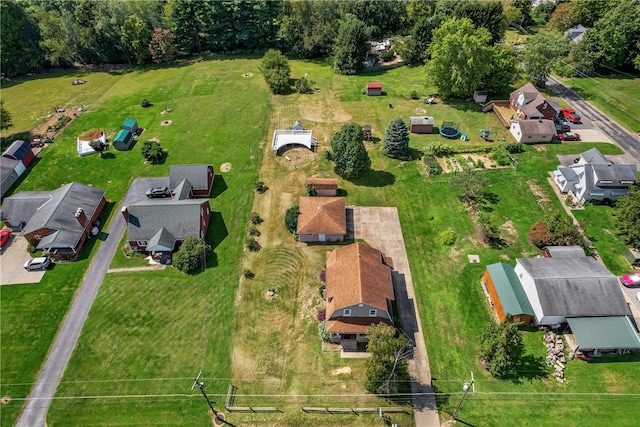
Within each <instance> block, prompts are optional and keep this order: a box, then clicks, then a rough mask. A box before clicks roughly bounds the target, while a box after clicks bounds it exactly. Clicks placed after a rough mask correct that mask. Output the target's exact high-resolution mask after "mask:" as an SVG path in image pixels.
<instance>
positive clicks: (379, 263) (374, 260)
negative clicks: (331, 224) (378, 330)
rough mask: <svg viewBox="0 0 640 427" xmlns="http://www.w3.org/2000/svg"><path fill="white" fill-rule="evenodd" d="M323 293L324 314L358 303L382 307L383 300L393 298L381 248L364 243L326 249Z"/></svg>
mask: <svg viewBox="0 0 640 427" xmlns="http://www.w3.org/2000/svg"><path fill="white" fill-rule="evenodd" d="M324 296H325V298H326V300H327V318H329V317H331V315H332V314H333V312H334V310H339V309H341V308H344V307H349V306H352V305H356V304H360V303H362V304H367V305H370V306H371V307H376V308H379V309H381V310H385V311H386V310H387V300H393V299H394V298H393V284H392V282H391V268H390V267H389V266H388V265H386V263H385V258H384V255H383V254H382V252H380V251H379V250H377V249H374V248H372V247H370V246H367V245H365V244H364V243H354V244H351V245H348V246H343V247H340V248H338V249H335V250H333V251H331V252H327V270H326V288H325V294H324ZM349 323H351V320H350V322H349ZM369 323H371V319H370V320H369Z"/></svg>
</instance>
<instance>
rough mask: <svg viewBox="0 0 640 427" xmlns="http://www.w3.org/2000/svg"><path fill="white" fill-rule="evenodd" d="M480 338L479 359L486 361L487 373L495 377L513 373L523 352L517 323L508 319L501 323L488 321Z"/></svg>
mask: <svg viewBox="0 0 640 427" xmlns="http://www.w3.org/2000/svg"><path fill="white" fill-rule="evenodd" d="M480 340H481V341H480V359H481V360H482V361H484V362H485V363H486V365H487V370H488V371H489V373H490V374H491V375H493V376H494V377H497V378H501V377H504V376H507V375H510V374H513V371H514V367H515V365H516V363H517V362H518V359H519V358H520V357H522V355H523V353H524V346H523V343H522V335H521V334H520V331H519V330H518V323H516V322H515V321H513V320H510V319H507V320H505V321H504V322H503V323H494V322H490V323H488V324H487V325H486V326H485V328H484V331H483V332H482V337H481V338H480Z"/></svg>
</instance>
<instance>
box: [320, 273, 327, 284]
mask: <svg viewBox="0 0 640 427" xmlns="http://www.w3.org/2000/svg"><path fill="white" fill-rule="evenodd" d="M318 276H319V277H320V281H321V282H322V283H324V282H325V281H326V279H327V270H322V271H320V274H319V275H318Z"/></svg>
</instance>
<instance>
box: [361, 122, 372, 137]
mask: <svg viewBox="0 0 640 427" xmlns="http://www.w3.org/2000/svg"><path fill="white" fill-rule="evenodd" d="M362 133H364V139H366V140H367V141H371V138H372V136H371V125H370V124H366V125H362Z"/></svg>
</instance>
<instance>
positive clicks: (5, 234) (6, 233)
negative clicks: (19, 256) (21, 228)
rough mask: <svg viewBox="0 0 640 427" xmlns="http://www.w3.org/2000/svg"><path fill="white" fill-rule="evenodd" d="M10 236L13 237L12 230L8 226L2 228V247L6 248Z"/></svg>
mask: <svg viewBox="0 0 640 427" xmlns="http://www.w3.org/2000/svg"><path fill="white" fill-rule="evenodd" d="M9 237H11V230H9V229H6V228H4V229H2V230H0V249H4V246H5V245H6V244H7V242H8V241H9Z"/></svg>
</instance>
